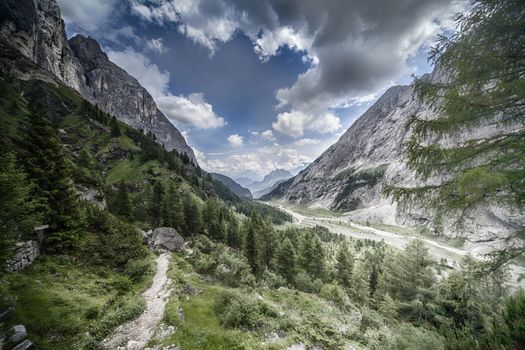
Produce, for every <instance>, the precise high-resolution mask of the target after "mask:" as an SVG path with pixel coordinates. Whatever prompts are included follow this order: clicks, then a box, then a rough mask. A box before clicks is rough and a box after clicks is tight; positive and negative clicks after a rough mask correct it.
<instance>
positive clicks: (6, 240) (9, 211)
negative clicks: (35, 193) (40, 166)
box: [0, 151, 42, 264]
mask: <svg viewBox="0 0 525 350" xmlns="http://www.w3.org/2000/svg"><path fill="white" fill-rule="evenodd" d="M31 190H32V189H31V185H30V183H29V181H28V180H27V176H26V174H25V173H24V172H23V171H22V170H21V169H20V167H19V166H18V164H17V163H16V158H15V156H14V154H13V153H12V152H6V153H1V151H0V256H2V257H6V256H9V252H8V249H9V248H11V247H12V246H13V244H14V243H15V242H16V241H18V240H19V239H20V237H21V236H22V235H23V234H29V233H31V232H32V231H33V226H35V225H37V224H39V223H41V221H40V220H41V219H42V218H41V215H40V213H38V212H37V203H36V201H35V199H33V198H31ZM3 263H4V261H3V259H2V258H0V264H3Z"/></svg>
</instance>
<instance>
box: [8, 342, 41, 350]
mask: <svg viewBox="0 0 525 350" xmlns="http://www.w3.org/2000/svg"><path fill="white" fill-rule="evenodd" d="M12 350H37V347H36V346H35V344H33V342H32V341H31V340H24V341H23V342H21V343H20V344H18V345H17V346H15V347H14V348H13V349H12Z"/></svg>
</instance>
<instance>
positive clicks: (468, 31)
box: [385, 0, 525, 271]
mask: <svg viewBox="0 0 525 350" xmlns="http://www.w3.org/2000/svg"><path fill="white" fill-rule="evenodd" d="M472 5H473V6H472V9H471V10H470V11H469V13H468V14H467V15H465V16H459V17H458V30H457V32H456V33H455V34H454V35H452V36H451V37H444V36H442V37H441V38H440V40H439V42H438V44H437V45H436V46H435V48H434V49H433V51H432V54H431V59H432V61H433V63H434V65H435V67H436V70H439V71H440V72H445V73H446V78H445V79H442V80H441V81H437V82H436V81H433V80H429V79H418V80H416V81H415V84H414V85H415V90H416V92H417V93H418V95H419V98H420V99H421V103H424V104H427V105H430V106H431V107H432V108H433V111H435V114H434V115H431V116H428V115H425V116H418V115H415V116H413V117H412V119H411V121H410V123H409V125H408V126H409V127H410V128H411V130H412V137H411V139H410V140H409V142H408V143H407V151H408V152H407V155H408V157H407V158H408V165H409V167H410V168H411V169H413V170H414V171H415V172H416V173H417V175H418V176H419V177H420V178H421V179H422V180H427V179H429V178H430V177H432V176H435V175H437V176H438V177H441V178H443V180H442V181H440V182H438V183H436V182H435V181H430V182H428V183H426V184H425V185H424V186H422V187H414V188H405V187H392V186H385V190H386V192H387V194H389V195H392V196H393V197H394V198H395V199H397V200H398V201H400V202H401V203H407V202H416V203H417V204H419V205H422V206H427V207H430V208H431V209H434V210H436V212H437V213H438V216H444V215H447V216H448V217H456V218H457V220H456V223H457V225H458V227H461V225H462V224H463V221H462V218H464V217H465V216H466V214H469V213H470V214H473V215H475V213H476V210H477V209H478V208H479V207H480V206H486V205H494V204H495V203H498V204H499V205H502V206H504V207H508V206H510V207H512V208H517V209H518V210H522V209H523V207H524V205H525V181H523V179H524V178H525V157H524V156H523V155H524V154H525V127H524V126H525V124H524V118H523V116H524V115H525V106H524V104H523V101H524V100H525V89H524V87H523V72H524V67H525V56H524V54H523V52H524V51H525V41H524V40H523V35H524V34H523V28H525V6H523V1H521V0H504V1H493V0H475V1H473V4H472ZM480 126H481V127H485V128H487V129H490V130H491V133H490V134H489V135H488V136H486V137H483V138H478V137H476V136H475V135H476V133H471V134H470V136H469V134H468V132H469V131H472V130H473V129H474V128H476V127H480ZM458 133H462V134H463V135H464V137H465V139H463V140H462V142H461V143H458V144H455V145H450V142H449V139H450V138H453V137H454V136H455V135H457V134H458ZM429 140H432V142H429ZM444 174H445V176H443V175H444ZM438 219H439V217H438ZM438 221H439V220H438ZM515 236H516V237H517V238H522V239H523V238H525V227H523V225H521V226H520V227H518V228H517V230H516V231H515ZM512 241H513V240H512V239H509V240H508V242H512ZM523 252H525V248H524V247H523V246H516V245H513V246H508V247H506V248H505V249H503V250H500V251H498V252H496V253H495V254H494V256H495V257H496V258H497V259H495V260H494V262H493V264H492V267H491V270H494V269H497V268H498V267H499V266H501V265H503V264H504V263H505V262H506V261H508V260H510V259H512V258H514V257H516V256H518V255H521V254H523ZM489 271H490V270H489Z"/></svg>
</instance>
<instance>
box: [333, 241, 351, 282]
mask: <svg viewBox="0 0 525 350" xmlns="http://www.w3.org/2000/svg"><path fill="white" fill-rule="evenodd" d="M353 269H354V258H353V257H352V255H351V254H350V252H349V250H348V244H347V243H346V240H343V241H342V242H341V244H340V245H339V250H338V251H337V256H336V262H335V272H336V276H335V278H336V280H337V282H339V284H340V285H341V286H343V287H344V288H349V287H350V284H351V281H352V270H353Z"/></svg>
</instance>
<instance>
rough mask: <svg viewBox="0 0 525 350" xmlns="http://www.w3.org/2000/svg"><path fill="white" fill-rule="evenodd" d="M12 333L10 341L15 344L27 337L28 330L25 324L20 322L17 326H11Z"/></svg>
mask: <svg viewBox="0 0 525 350" xmlns="http://www.w3.org/2000/svg"><path fill="white" fill-rule="evenodd" d="M10 333H11V334H12V335H11V336H10V337H9V341H10V342H11V343H13V344H18V343H20V342H21V341H22V340H24V338H25V337H27V331H26V327H25V326H24V325H21V324H18V325H16V326H13V327H12V328H11V332H10Z"/></svg>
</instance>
